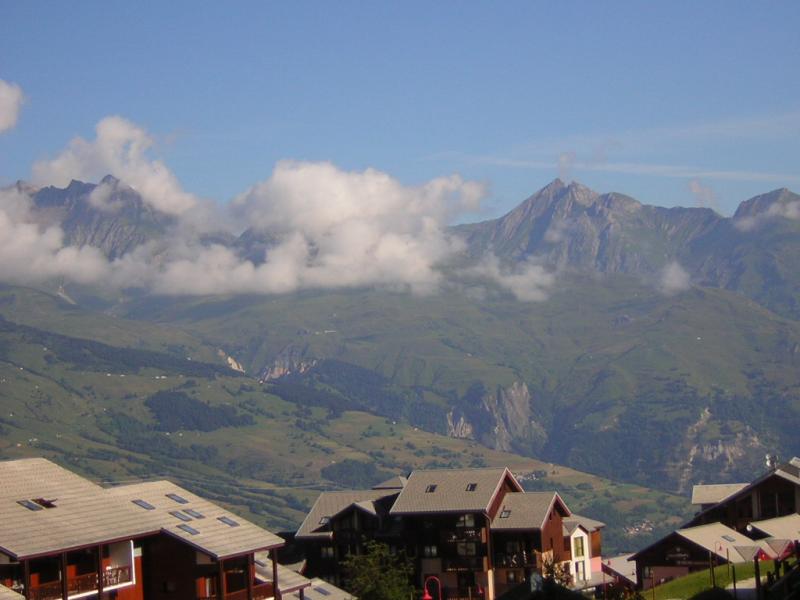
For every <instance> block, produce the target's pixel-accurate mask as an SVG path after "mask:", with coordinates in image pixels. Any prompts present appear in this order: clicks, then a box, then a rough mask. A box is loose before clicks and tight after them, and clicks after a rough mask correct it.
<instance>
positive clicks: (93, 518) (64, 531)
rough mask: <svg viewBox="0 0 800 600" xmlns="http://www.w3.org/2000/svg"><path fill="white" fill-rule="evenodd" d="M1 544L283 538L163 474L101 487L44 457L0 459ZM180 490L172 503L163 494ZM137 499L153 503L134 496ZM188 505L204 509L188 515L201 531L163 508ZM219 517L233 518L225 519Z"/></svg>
mask: <svg viewBox="0 0 800 600" xmlns="http://www.w3.org/2000/svg"><path fill="white" fill-rule="evenodd" d="M0 481H2V482H3V485H2V486H0V551H2V552H4V553H5V554H8V555H10V556H13V557H15V558H26V557H32V556H37V555H43V554H52V553H54V552H58V551H64V550H68V549H71V548H80V547H85V546H90V545H97V544H99V543H102V542H109V541H112V540H121V539H127V538H135V537H141V536H144V535H150V534H156V533H159V532H162V531H163V532H164V533H166V534H169V535H172V536H174V537H176V538H179V539H181V540H182V541H184V542H186V543H187V544H189V545H191V546H193V547H195V548H197V549H198V550H201V551H203V552H205V553H207V554H209V555H210V556H212V557H214V558H225V557H227V556H233V555H236V554H244V553H247V552H252V551H254V550H260V549H265V548H273V547H277V546H282V545H283V544H284V542H283V540H282V539H281V538H279V537H278V536H276V535H274V534H272V533H270V532H269V531H267V530H265V529H262V528H261V527H258V526H256V525H253V524H252V523H250V522H249V521H246V520H244V519H242V518H241V517H239V516H236V515H233V514H231V513H229V512H227V511H225V510H223V509H222V508H220V507H219V506H217V505H216V504H214V503H212V502H209V501H208V500H204V499H203V498H200V497H198V496H195V495H194V494H192V493H191V492H189V491H187V490H184V489H183V488H181V487H179V486H177V485H175V484H173V483H170V482H168V481H155V482H150V483H139V484H133V485H125V486H120V487H116V488H108V489H104V488H102V487H100V486H98V485H95V484H94V483H92V482H90V481H88V480H86V479H84V478H82V477H80V476H78V475H76V474H74V473H72V472H70V471H68V470H66V469H63V468H61V467H59V466H58V465H56V464H55V463H52V462H50V461H49V460H46V459H43V458H32V459H23V460H13V461H2V462H0ZM169 493H174V494H178V495H179V496H181V497H183V498H185V499H186V500H188V501H189V502H188V503H187V504H178V503H177V502H175V501H174V500H171V499H169V498H167V497H166V496H165V494H169ZM36 498H44V499H45V500H52V501H53V503H54V504H55V507H54V508H44V509H42V510H36V511H32V510H28V509H27V508H25V507H24V506H20V505H19V504H18V503H17V502H18V501H19V500H32V499H36ZM135 499H142V500H145V501H147V502H149V503H150V504H151V505H152V506H154V507H155V510H145V509H143V508H140V507H139V506H136V505H135V504H133V503H132V500H135ZM185 509H194V510H196V511H198V512H199V513H201V514H203V515H204V516H205V518H204V519H194V518H192V519H191V520H190V521H188V522H186V523H185V524H186V525H189V526H190V527H193V528H194V529H195V530H197V531H198V532H199V533H198V534H196V535H192V534H191V533H189V532H187V531H184V530H182V529H179V528H178V527H177V526H178V525H181V524H184V522H183V521H180V520H178V519H177V518H176V517H174V516H173V515H170V514H169V511H176V510H177V511H181V512H183V511H184V510H185ZM217 517H227V518H230V519H233V520H234V521H235V522H236V523H238V526H236V527H230V526H228V525H226V524H225V523H223V522H221V521H219V520H218V519H217Z"/></svg>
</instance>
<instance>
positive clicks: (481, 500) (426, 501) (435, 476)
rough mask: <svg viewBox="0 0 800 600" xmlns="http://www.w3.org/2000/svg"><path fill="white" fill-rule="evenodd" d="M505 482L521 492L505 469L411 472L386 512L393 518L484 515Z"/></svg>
mask: <svg viewBox="0 0 800 600" xmlns="http://www.w3.org/2000/svg"><path fill="white" fill-rule="evenodd" d="M506 478H508V479H509V481H511V485H512V486H515V487H516V488H517V489H518V490H520V491H521V490H522V487H521V486H520V485H519V483H518V482H517V480H516V479H514V476H513V475H512V474H511V471H509V470H508V469H505V468H488V469H435V470H417V471H413V472H412V473H411V476H410V477H409V478H408V482H407V483H406V485H405V487H404V488H403V490H402V491H401V492H400V495H399V496H398V497H397V500H396V501H395V503H394V506H392V509H391V511H390V512H391V514H393V515H404V514H425V513H443V512H444V513H446V512H459V513H464V512H486V511H487V510H488V508H489V504H490V503H491V501H492V499H493V498H494V496H495V494H496V493H497V491H498V490H499V489H500V486H501V484H502V483H503V481H504V480H505V479H506ZM470 484H474V490H473V491H467V490H468V486H469V487H471V485H470ZM432 486H436V487H435V490H434V491H432V492H426V489H431V487H432Z"/></svg>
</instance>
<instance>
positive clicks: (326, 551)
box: [319, 546, 334, 558]
mask: <svg viewBox="0 0 800 600" xmlns="http://www.w3.org/2000/svg"><path fill="white" fill-rule="evenodd" d="M319 555H320V556H321V557H322V558H333V557H334V551H333V546H323V547H322V548H320V549H319Z"/></svg>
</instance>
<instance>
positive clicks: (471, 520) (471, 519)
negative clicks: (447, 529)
mask: <svg viewBox="0 0 800 600" xmlns="http://www.w3.org/2000/svg"><path fill="white" fill-rule="evenodd" d="M456 527H475V515H471V514H468V515H461V516H460V517H458V523H456Z"/></svg>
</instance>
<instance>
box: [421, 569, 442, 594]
mask: <svg viewBox="0 0 800 600" xmlns="http://www.w3.org/2000/svg"><path fill="white" fill-rule="evenodd" d="M431 579H433V580H434V581H435V582H436V586H437V589H438V590H439V600H442V582H441V581H439V578H438V577H436V575H428V576H427V577H426V578H425V583H423V584H422V600H433V596H431V595H430V593H429V592H428V582H429V581H430V580H431Z"/></svg>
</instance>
